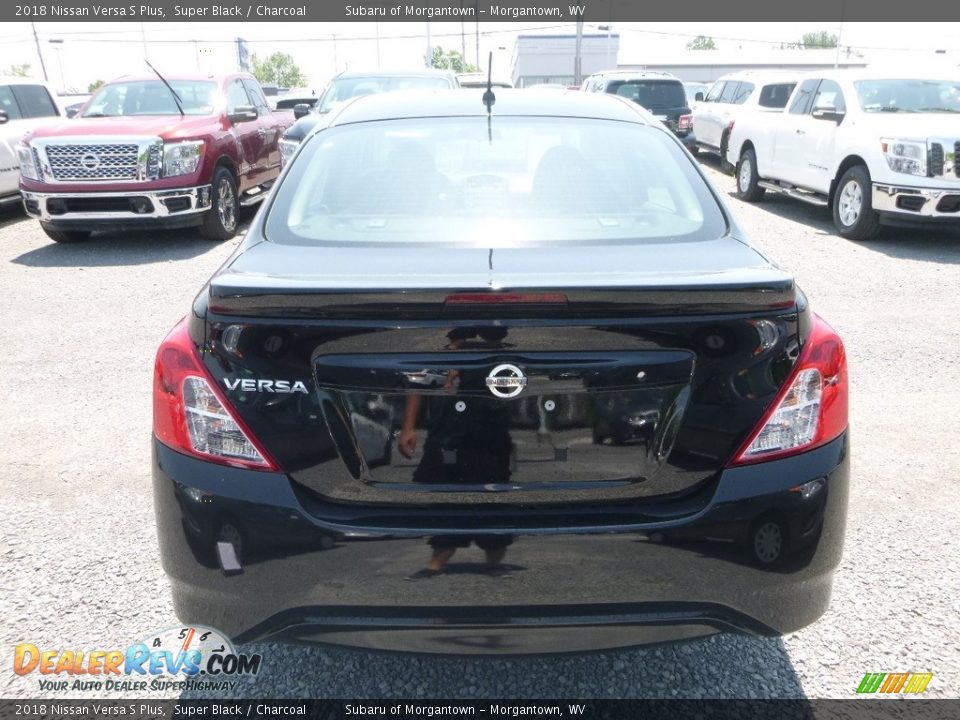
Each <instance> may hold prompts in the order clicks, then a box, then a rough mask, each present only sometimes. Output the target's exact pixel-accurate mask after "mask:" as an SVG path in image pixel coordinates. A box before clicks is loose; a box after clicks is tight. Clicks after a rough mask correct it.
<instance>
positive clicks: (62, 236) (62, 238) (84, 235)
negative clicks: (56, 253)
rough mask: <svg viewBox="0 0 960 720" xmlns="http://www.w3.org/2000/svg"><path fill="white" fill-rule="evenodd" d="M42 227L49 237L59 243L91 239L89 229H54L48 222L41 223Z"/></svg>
mask: <svg viewBox="0 0 960 720" xmlns="http://www.w3.org/2000/svg"><path fill="white" fill-rule="evenodd" d="M40 227H41V228H42V229H43V231H44V232H45V233H46V234H47V237H48V238H50V239H51V240H53V241H54V242H58V243H77V242H83V241H84V240H89V239H90V235H91V234H92V233H90V232H89V231H87V230H54V229H53V228H52V227H51V226H50V225H47V224H46V223H40Z"/></svg>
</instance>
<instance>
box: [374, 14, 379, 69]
mask: <svg viewBox="0 0 960 720" xmlns="http://www.w3.org/2000/svg"><path fill="white" fill-rule="evenodd" d="M374 26H375V27H376V32H377V70H379V69H380V23H374Z"/></svg>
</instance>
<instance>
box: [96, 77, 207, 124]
mask: <svg viewBox="0 0 960 720" xmlns="http://www.w3.org/2000/svg"><path fill="white" fill-rule="evenodd" d="M169 82H170V86H171V87H172V88H173V90H174V91H175V92H176V93H177V95H178V96H179V99H180V105H181V106H182V107H183V113H184V115H210V114H212V113H213V109H214V105H215V104H216V102H217V94H218V93H217V83H215V82H213V81H211V80H170V81H169ZM119 115H180V110H178V109H177V102H176V101H175V100H174V97H173V94H172V93H171V92H170V88H168V87H167V86H166V85H164V84H163V83H162V82H161V81H160V80H159V79H157V80H139V81H132V82H115V83H110V84H109V85H104V86H103V87H102V88H101V89H100V90H99V91H98V92H97V94H96V95H94V96H93V97H92V98H91V99H90V103H89V104H88V105H87V107H86V109H85V110H84V111H83V117H115V116H119Z"/></svg>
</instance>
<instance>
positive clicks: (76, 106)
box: [57, 95, 92, 118]
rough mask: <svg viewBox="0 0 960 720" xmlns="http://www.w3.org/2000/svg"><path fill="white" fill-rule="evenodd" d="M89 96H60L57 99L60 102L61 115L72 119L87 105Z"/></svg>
mask: <svg viewBox="0 0 960 720" xmlns="http://www.w3.org/2000/svg"><path fill="white" fill-rule="evenodd" d="M91 97H92V96H91V95H61V96H60V97H59V98H57V99H58V100H59V101H60V107H62V108H63V114H64V115H65V116H67V117H68V118H72V117H73V116H74V115H76V114H77V113H78V112H80V110H81V109H83V106H84V105H86V104H87V101H88V100H90V98H91Z"/></svg>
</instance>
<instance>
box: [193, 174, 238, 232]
mask: <svg viewBox="0 0 960 720" xmlns="http://www.w3.org/2000/svg"><path fill="white" fill-rule="evenodd" d="M212 187H213V198H212V201H211V204H210V210H209V211H208V212H207V214H206V215H205V216H204V218H203V225H201V226H200V234H201V235H203V237H205V238H206V239H207V240H214V241H217V242H220V241H222V240H229V239H230V238H232V237H233V236H234V235H236V234H237V217H238V216H239V213H240V200H239V198H238V197H237V182H236V181H235V180H234V179H233V173H231V172H230V171H229V170H227V168H225V167H218V168H217V170H216V172H214V173H213V183H212Z"/></svg>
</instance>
